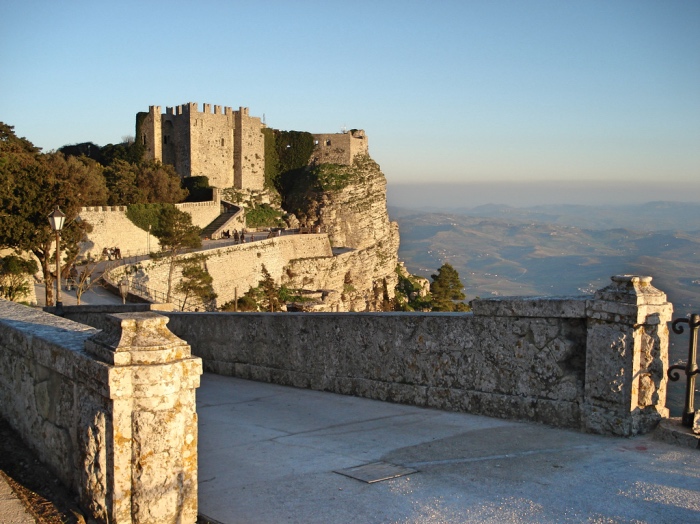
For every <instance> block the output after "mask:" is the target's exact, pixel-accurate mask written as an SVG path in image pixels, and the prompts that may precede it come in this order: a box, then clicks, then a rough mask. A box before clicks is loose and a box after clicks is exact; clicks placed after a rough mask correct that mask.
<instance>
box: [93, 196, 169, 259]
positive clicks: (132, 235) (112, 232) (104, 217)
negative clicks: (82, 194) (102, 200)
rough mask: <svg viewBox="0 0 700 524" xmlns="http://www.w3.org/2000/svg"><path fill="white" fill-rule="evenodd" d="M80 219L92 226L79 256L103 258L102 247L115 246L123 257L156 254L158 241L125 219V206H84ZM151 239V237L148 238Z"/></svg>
mask: <svg viewBox="0 0 700 524" xmlns="http://www.w3.org/2000/svg"><path fill="white" fill-rule="evenodd" d="M79 216H80V218H81V220H84V221H86V222H88V223H89V224H91V225H92V227H93V229H92V232H91V233H89V234H88V235H87V240H86V241H85V242H83V243H82V245H81V254H82V255H85V256H87V254H88V253H89V254H90V255H91V256H93V257H95V258H99V257H100V256H101V255H102V249H103V248H105V247H106V248H111V247H118V248H119V249H120V250H121V252H122V256H123V257H127V256H130V255H135V254H146V253H148V246H149V245H150V250H151V251H159V250H160V243H159V242H158V239H157V238H156V237H154V236H153V235H151V234H149V233H148V231H144V230H143V229H141V228H139V227H137V226H136V224H134V223H133V222H132V221H131V220H129V219H128V218H127V217H126V206H95V207H84V208H82V209H81V211H80V214H79ZM149 237H150V238H149Z"/></svg>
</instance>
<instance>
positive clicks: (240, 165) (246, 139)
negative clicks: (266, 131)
mask: <svg viewBox="0 0 700 524" xmlns="http://www.w3.org/2000/svg"><path fill="white" fill-rule="evenodd" d="M235 125H236V128H235V141H236V145H235V149H234V160H233V165H234V186H235V187H236V189H242V188H245V189H255V190H260V189H262V188H263V186H264V185H265V139H264V137H263V134H262V122H261V121H260V118H258V117H251V116H250V114H249V111H248V108H247V107H240V108H239V109H238V111H236V124H235Z"/></svg>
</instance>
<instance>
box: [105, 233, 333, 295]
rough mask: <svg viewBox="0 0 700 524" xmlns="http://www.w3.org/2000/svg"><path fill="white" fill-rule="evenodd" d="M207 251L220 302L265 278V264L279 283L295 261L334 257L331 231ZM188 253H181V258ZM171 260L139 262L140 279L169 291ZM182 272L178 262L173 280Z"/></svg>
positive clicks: (117, 274) (114, 276) (118, 276)
mask: <svg viewBox="0 0 700 524" xmlns="http://www.w3.org/2000/svg"><path fill="white" fill-rule="evenodd" d="M261 235H262V234H261ZM204 254H205V255H206V256H207V260H206V268H207V271H208V272H209V274H210V275H211V276H212V277H213V279H214V282H213V286H214V291H215V292H216V293H217V295H218V298H217V300H216V304H217V306H221V305H222V304H224V303H226V302H228V301H229V300H233V298H234V296H235V295H236V292H237V294H238V296H239V297H241V296H243V294H244V293H245V292H246V291H248V289H250V288H251V287H255V286H257V285H258V282H259V281H260V279H261V278H262V266H263V264H264V265H265V268H266V269H267V271H268V272H269V273H270V275H271V276H272V278H274V279H275V281H277V282H278V283H279V282H281V281H283V279H284V276H285V275H286V268H287V267H288V265H289V264H290V263H291V262H292V261H301V260H310V261H319V260H323V259H328V260H333V259H334V257H333V253H332V251H331V246H330V244H329V242H328V235H325V234H310V235H287V236H282V237H274V238H271V239H268V240H260V241H256V242H251V243H247V244H237V245H229V246H226V247H221V248H217V249H210V250H207V251H206V252H205V253H204ZM188 256H189V255H181V256H180V259H184V258H187V257H188ZM312 263H313V262H312ZM169 264H170V260H169V259H167V258H166V259H163V260H144V261H142V262H140V263H139V266H140V267H141V271H140V272H139V275H145V276H143V277H141V278H140V281H141V282H142V283H143V284H144V285H146V286H148V287H150V288H153V289H156V290H159V291H162V292H165V291H167V287H168V284H167V282H168V272H169V268H170V265H169ZM123 271H124V266H122V267H120V268H116V269H115V270H114V271H113V272H112V279H113V281H115V282H118V281H119V280H120V279H121V277H122V274H123ZM181 275H182V266H181V265H179V264H178V265H176V266H175V269H174V276H173V281H174V282H177V281H178V280H179V279H180V278H181ZM236 290H237V291H236ZM173 298H174V299H177V300H183V299H184V296H183V295H180V294H178V293H175V292H174V291H173Z"/></svg>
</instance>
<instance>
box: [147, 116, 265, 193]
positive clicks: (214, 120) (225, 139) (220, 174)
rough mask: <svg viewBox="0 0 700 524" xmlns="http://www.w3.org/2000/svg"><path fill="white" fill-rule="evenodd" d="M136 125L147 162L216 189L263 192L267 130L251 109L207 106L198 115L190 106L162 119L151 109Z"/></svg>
mask: <svg viewBox="0 0 700 524" xmlns="http://www.w3.org/2000/svg"><path fill="white" fill-rule="evenodd" d="M212 109H213V112H212ZM136 121H137V124H136V136H137V139H138V140H141V143H142V144H143V145H144V146H145V147H146V158H148V159H152V160H159V161H161V162H163V163H164V164H170V165H172V166H174V167H175V171H177V173H178V174H179V175H180V176H181V177H187V176H206V177H208V179H209V184H210V185H212V186H213V187H218V188H229V187H235V188H237V189H243V188H246V189H255V190H260V189H263V185H264V182H265V142H264V138H263V135H262V129H263V127H264V126H263V124H262V122H261V120H260V118H258V117H251V116H250V112H249V110H248V108H247V107H240V108H239V109H238V111H233V110H232V109H231V108H230V107H224V108H222V107H221V106H214V107H213V108H212V106H211V105H210V104H204V105H203V108H202V111H199V109H198V104H197V103H196V102H189V103H187V104H182V105H180V106H177V107H175V108H172V107H168V108H166V112H165V113H164V114H162V113H161V108H160V106H150V107H149V110H148V112H147V113H139V114H138V115H137V117H136Z"/></svg>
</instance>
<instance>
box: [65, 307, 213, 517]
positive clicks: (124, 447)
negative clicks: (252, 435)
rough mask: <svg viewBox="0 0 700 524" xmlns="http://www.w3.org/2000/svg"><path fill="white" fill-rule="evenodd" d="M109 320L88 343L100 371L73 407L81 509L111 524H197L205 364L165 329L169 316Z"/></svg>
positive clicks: (117, 316)
mask: <svg viewBox="0 0 700 524" xmlns="http://www.w3.org/2000/svg"><path fill="white" fill-rule="evenodd" d="M107 319H108V321H109V324H110V325H109V326H108V328H107V329H105V330H104V331H102V332H100V333H98V334H97V335H95V336H94V337H92V338H91V339H89V340H87V341H86V342H85V349H86V351H87V352H88V353H89V354H91V355H92V356H94V357H95V358H96V359H97V360H98V361H99V363H100V365H101V367H100V368H99V372H97V373H94V370H93V374H94V375H97V376H91V377H85V380H86V381H87V386H86V387H85V391H84V392H83V393H82V394H81V395H80V399H79V400H78V402H79V404H80V407H79V409H80V413H81V422H80V424H79V425H78V435H77V441H78V446H79V449H80V453H81V459H80V461H79V462H80V463H79V464H78V467H79V469H80V475H81V481H80V482H79V485H80V498H81V504H82V505H83V506H84V508H85V509H87V510H88V511H89V512H90V513H91V516H92V517H93V518H94V519H96V520H98V521H100V522H109V523H110V524H120V523H139V524H146V523H153V524H156V523H158V524H164V523H182V524H187V523H194V522H195V521H196V520H197V413H196V405H195V389H196V388H197V387H198V386H199V377H200V375H201V373H202V361H201V359H200V358H197V357H192V356H191V353H190V346H189V345H187V343H186V342H185V341H183V340H181V339H179V338H177V337H176V336H175V335H173V334H172V333H171V332H170V331H169V330H168V329H167V327H166V324H167V322H168V318H167V317H164V316H162V315H159V314H157V313H151V312H148V313H121V314H114V315H108V317H107Z"/></svg>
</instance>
